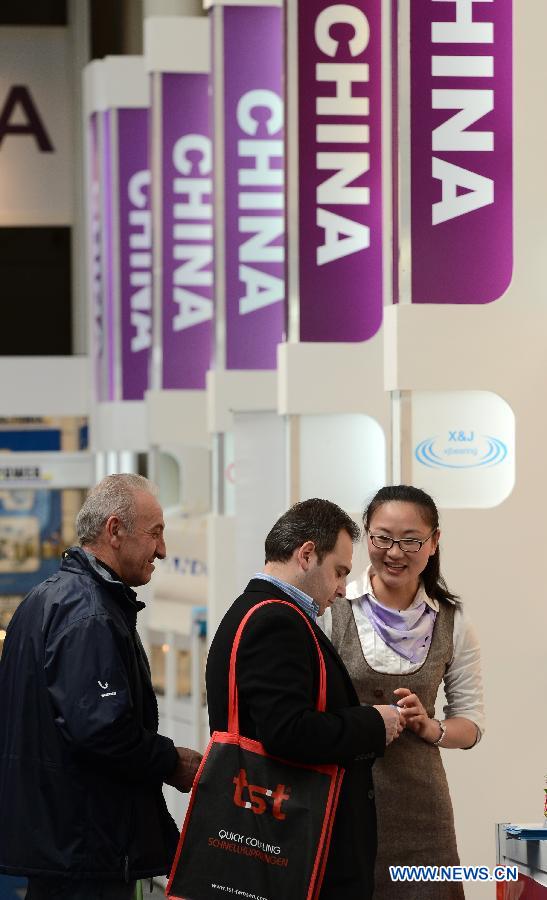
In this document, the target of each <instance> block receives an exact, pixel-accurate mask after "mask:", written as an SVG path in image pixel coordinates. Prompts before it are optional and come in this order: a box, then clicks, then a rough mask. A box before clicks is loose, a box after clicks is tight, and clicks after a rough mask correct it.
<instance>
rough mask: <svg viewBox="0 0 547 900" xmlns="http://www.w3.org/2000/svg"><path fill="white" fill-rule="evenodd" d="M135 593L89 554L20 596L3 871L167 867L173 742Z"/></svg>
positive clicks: (5, 696)
mask: <svg viewBox="0 0 547 900" xmlns="http://www.w3.org/2000/svg"><path fill="white" fill-rule="evenodd" d="M143 605H144V604H142V603H139V602H137V600H136V595H135V593H134V591H132V590H131V589H130V588H128V587H127V586H126V585H124V584H122V582H121V581H116V580H114V578H113V577H112V576H111V575H110V574H109V573H108V572H106V571H105V570H104V569H102V567H101V568H99V567H98V566H97V565H96V564H95V562H94V560H93V562H92V561H90V559H89V557H88V556H87V555H86V554H85V553H84V551H83V550H82V549H81V548H79V547H75V548H72V549H71V550H68V551H66V552H65V554H64V555H63V560H62V563H61V568H60V571H59V572H58V573H57V574H56V575H52V576H51V577H50V578H48V579H47V580H46V581H44V582H42V584H40V585H38V586H37V587H36V588H35V589H34V590H33V591H31V593H30V594H29V595H28V596H27V597H26V598H25V600H24V601H23V602H22V603H21V605H20V606H19V608H18V609H17V611H16V613H15V615H14V617H13V619H12V621H11V622H10V625H9V628H8V633H7V637H6V641H5V643H4V651H3V655H2V659H1V661H0V811H1V813H0V872H5V873H7V874H10V875H11V874H13V875H19V874H20V875H34V876H39V875H41V876H47V875H55V876H63V877H64V876H66V877H73V878H104V879H106V878H108V879H118V878H119V879H120V880H122V879H127V880H133V879H134V878H139V877H147V876H150V875H154V874H160V873H165V872H167V871H168V869H169V866H170V863H171V860H172V857H173V853H174V851H175V849H176V841H177V829H176V827H175V823H174V822H173V820H172V818H171V816H170V815H169V813H168V812H167V808H166V805H165V801H164V799H163V794H162V781H163V779H164V778H167V777H169V775H170V774H171V773H172V772H173V770H174V768H175V765H176V761H177V754H176V750H175V747H174V744H173V742H172V741H171V740H169V739H168V738H166V737H162V736H160V735H158V734H157V729H158V707H157V703H156V698H155V696H154V691H153V688H152V683H151V681H150V670H149V668H148V661H147V659H146V656H145V653H144V650H143V648H142V644H141V642H140V640H139V638H138V635H137V633H136V630H135V627H136V621H137V612H138V610H139V609H141V608H142V606H143Z"/></svg>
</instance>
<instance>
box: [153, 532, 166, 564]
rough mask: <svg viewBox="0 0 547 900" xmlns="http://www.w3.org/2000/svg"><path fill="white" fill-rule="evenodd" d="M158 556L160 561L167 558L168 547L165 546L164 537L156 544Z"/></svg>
mask: <svg viewBox="0 0 547 900" xmlns="http://www.w3.org/2000/svg"><path fill="white" fill-rule="evenodd" d="M156 556H157V557H158V559H165V557H166V556H167V547H166V546H165V541H164V539H163V537H161V538H159V540H158V542H157V543H156Z"/></svg>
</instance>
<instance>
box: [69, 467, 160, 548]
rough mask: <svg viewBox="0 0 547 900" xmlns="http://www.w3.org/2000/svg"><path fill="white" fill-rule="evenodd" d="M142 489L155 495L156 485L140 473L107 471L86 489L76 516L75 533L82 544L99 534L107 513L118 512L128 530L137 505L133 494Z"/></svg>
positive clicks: (133, 524)
mask: <svg viewBox="0 0 547 900" xmlns="http://www.w3.org/2000/svg"><path fill="white" fill-rule="evenodd" d="M139 491H145V492H146V493H147V494H152V496H153V497H156V496H157V493H158V491H157V488H156V486H155V485H154V484H152V482H151V481H149V480H148V478H143V476H142V475H107V476H106V478H103V479H102V481H99V484H97V485H96V486H95V487H94V488H91V490H90V491H89V493H88V495H87V497H86V500H85V502H84V505H83V506H82V508H81V510H80V512H79V513H78V515H77V517H76V533H77V535H78V542H79V543H80V544H81V545H85V544H92V543H94V541H96V540H97V538H98V537H99V535H100V533H101V531H102V529H103V527H104V525H105V523H106V521H107V520H108V519H109V518H110V516H118V518H119V520H120V522H121V523H122V524H123V525H124V527H125V528H127V530H128V531H129V532H130V533H131V532H132V531H133V529H134V527H135V520H136V517H137V509H136V503H135V494H137V493H138V492H139Z"/></svg>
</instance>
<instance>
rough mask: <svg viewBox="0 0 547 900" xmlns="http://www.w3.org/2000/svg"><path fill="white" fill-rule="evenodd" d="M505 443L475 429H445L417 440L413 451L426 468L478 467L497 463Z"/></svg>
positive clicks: (503, 457)
mask: <svg viewBox="0 0 547 900" xmlns="http://www.w3.org/2000/svg"><path fill="white" fill-rule="evenodd" d="M507 453H508V450H507V445H506V444H504V443H503V441H500V439H499V438H496V437H492V435H489V434H483V435H480V434H477V433H476V432H475V431H460V430H457V429H456V430H455V431H449V432H448V439H447V438H443V437H441V436H440V435H437V436H436V437H428V438H426V439H425V440H424V441H420V443H419V444H418V446H417V447H416V449H415V451H414V455H415V457H416V459H417V460H418V462H419V463H421V464H422V466H428V467H429V468H430V469H438V468H441V469H478V468H487V467H492V466H498V465H499V464H500V463H502V462H503V460H504V459H505V457H506V456H507Z"/></svg>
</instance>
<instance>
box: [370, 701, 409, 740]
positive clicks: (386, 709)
mask: <svg viewBox="0 0 547 900" xmlns="http://www.w3.org/2000/svg"><path fill="white" fill-rule="evenodd" d="M374 709H377V710H378V712H379V713H380V715H381V717H382V719H383V720H384V725H385V726H386V747H387V746H388V745H389V744H391V742H392V741H394V740H395V738H398V737H399V735H400V733H401V731H402V730H403V728H404V721H403V716H402V714H401V712H400V710H399V708H398V707H397V706H387V705H385V704H384V705H382V706H375V707H374Z"/></svg>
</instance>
